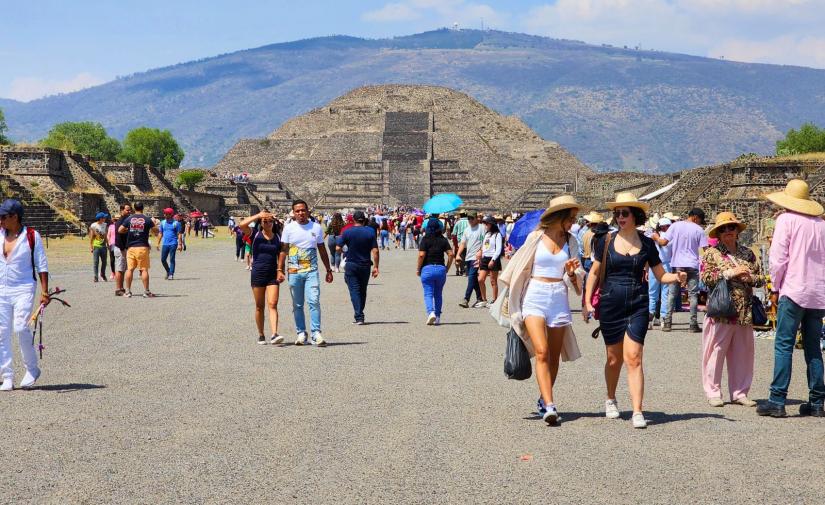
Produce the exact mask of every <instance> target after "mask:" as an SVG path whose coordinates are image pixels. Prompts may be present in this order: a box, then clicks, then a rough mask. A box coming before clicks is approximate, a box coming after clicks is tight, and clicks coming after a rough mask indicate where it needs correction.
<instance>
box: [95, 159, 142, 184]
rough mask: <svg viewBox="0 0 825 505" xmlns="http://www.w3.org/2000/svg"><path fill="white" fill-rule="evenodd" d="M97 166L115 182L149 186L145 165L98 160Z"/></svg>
mask: <svg viewBox="0 0 825 505" xmlns="http://www.w3.org/2000/svg"><path fill="white" fill-rule="evenodd" d="M97 165H98V167H99V168H100V169H101V170H102V171H103V173H104V174H106V177H107V178H108V179H109V180H111V181H112V182H113V183H115V184H124V185H129V186H136V187H140V188H143V187H147V186H149V178H148V177H147V176H146V167H144V166H143V165H136V164H135V163H117V162H114V161H101V162H98V164H97Z"/></svg>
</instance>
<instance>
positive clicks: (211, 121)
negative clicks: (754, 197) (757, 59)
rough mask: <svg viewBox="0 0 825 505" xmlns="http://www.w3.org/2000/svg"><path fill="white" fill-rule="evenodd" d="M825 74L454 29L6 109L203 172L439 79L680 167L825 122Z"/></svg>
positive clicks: (279, 49)
mask: <svg viewBox="0 0 825 505" xmlns="http://www.w3.org/2000/svg"><path fill="white" fill-rule="evenodd" d="M823 79H825V70H818V69H809V68H805V67H794V66H780V65H766V64H751V63H740V62H733V61H726V60H717V59H712V58H706V57H701V56H692V55H682V54H679V53H669V52H659V51H649V50H641V51H637V50H635V49H632V48H628V49H625V48H619V47H612V46H597V45H591V44H586V43H584V42H580V41H572V40H562V39H552V38H547V37H541V36H535V35H527V34H517V33H509V32H499V31H483V32H482V31H479V30H461V31H454V30H446V29H443V30H435V31H431V32H424V33H420V34H413V35H405V36H400V37H393V38H386V39H364V38H360V37H352V36H339V35H336V36H328V37H316V38H310V39H303V40H297V41H291V42H280V43H275V44H268V45H264V46H260V47H256V48H250V49H244V50H240V51H234V52H230V53H226V54H222V55H216V56H210V57H207V58H203V59H200V60H193V61H189V62H182V63H179V64H176V65H170V66H166V67H160V68H157V69H151V70H146V71H144V72H139V73H135V74H132V75H129V76H126V77H121V78H118V79H116V80H114V81H110V82H108V83H105V84H102V85H98V86H95V87H92V88H87V89H84V90H81V91H77V92H74V93H67V94H63V95H57V96H52V97H46V98H42V99H39V100H34V101H31V102H26V103H23V102H16V101H8V100H4V99H0V104H2V105H0V106H2V107H3V110H4V111H5V113H6V121H7V123H8V125H9V130H10V131H9V135H10V136H11V137H12V138H14V139H16V140H19V141H29V142H30V141H33V140H36V139H38V138H40V137H42V136H43V135H45V132H46V131H47V130H48V129H49V127H51V126H52V125H53V124H54V123H57V122H60V121H66V120H95V121H100V122H101V123H102V124H103V125H104V126H106V127H107V129H109V131H110V134H113V135H114V136H117V137H122V136H123V135H124V134H125V133H126V131H128V129H130V128H133V127H135V126H141V125H147V126H152V127H158V128H168V129H170V130H172V132H173V134H175V136H176V137H177V138H178V139H179V141H180V142H181V144H182V146H183V148H184V150H185V151H186V152H187V158H186V159H185V160H184V164H185V165H186V166H194V165H211V164H214V163H215V162H216V161H217V160H218V159H220V157H221V156H222V155H223V154H224V153H225V152H226V151H227V150H228V149H229V148H230V147H231V146H232V145H233V144H234V142H235V141H237V140H238V139H240V138H261V137H264V136H266V135H267V134H268V133H269V132H270V131H272V130H273V129H275V128H277V127H278V126H280V125H281V124H283V123H284V122H285V121H286V120H288V119H289V118H291V117H293V116H296V115H298V114H301V113H304V112H307V111H309V110H311V109H313V108H315V107H318V106H321V105H322V104H324V103H327V102H328V101H330V100H332V99H334V98H335V97H337V96H340V95H342V94H344V93H346V92H347V91H349V90H351V89H354V88H357V87H359V86H362V85H366V84H388V83H399V84H401V83H410V84H432V85H437V86H446V87H451V88H454V89H457V90H459V91H462V92H464V93H468V94H470V95H471V96H473V97H475V98H477V99H479V100H480V101H482V102H483V103H484V104H485V105H487V106H489V107H491V108H492V109H494V110H496V111H498V112H500V113H502V114H505V115H516V116H518V117H519V118H521V119H522V120H524V121H525V122H526V123H527V124H528V125H529V126H530V127H532V128H533V129H535V130H536V131H537V132H538V133H539V134H540V135H542V137H544V138H545V139H547V140H551V141H556V142H559V143H560V144H562V145H563V146H564V147H566V148H567V149H569V150H570V151H572V152H573V153H574V154H575V155H576V156H578V157H579V158H580V159H582V160H583V161H584V162H585V163H588V164H589V165H591V166H593V167H594V168H597V169H601V170H618V169H640V170H646V171H669V170H676V169H681V168H688V167H691V166H698V165H703V164H708V163H715V162H720V161H727V160H729V159H731V158H733V157H736V156H738V155H739V154H741V153H743V152H751V151H753V152H759V153H768V152H770V151H772V149H773V145H774V142H775V141H776V139H778V138H779V137H781V135H782V132H784V131H786V130H787V129H788V128H791V127H796V126H798V125H799V124H800V123H802V122H804V121H814V122H819V123H825V93H824V92H823V90H822V86H821V84H819V83H821V82H823Z"/></svg>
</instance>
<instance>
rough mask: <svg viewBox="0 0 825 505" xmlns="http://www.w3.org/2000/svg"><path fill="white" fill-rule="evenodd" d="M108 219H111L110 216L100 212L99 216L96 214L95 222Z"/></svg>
mask: <svg viewBox="0 0 825 505" xmlns="http://www.w3.org/2000/svg"><path fill="white" fill-rule="evenodd" d="M107 217H109V214H106V213H105V212H98V213H97V214H95V221H98V220H100V219H106V218H107Z"/></svg>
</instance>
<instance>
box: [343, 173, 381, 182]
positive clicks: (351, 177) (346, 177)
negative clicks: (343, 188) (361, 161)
mask: <svg viewBox="0 0 825 505" xmlns="http://www.w3.org/2000/svg"><path fill="white" fill-rule="evenodd" d="M383 180H384V172H377V173H366V172H364V173H360V174H353V173H347V174H343V175H342V176H341V181H342V182H350V181H353V182H358V181H383Z"/></svg>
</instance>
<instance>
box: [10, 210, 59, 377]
mask: <svg viewBox="0 0 825 505" xmlns="http://www.w3.org/2000/svg"><path fill="white" fill-rule="evenodd" d="M22 221H23V205H22V204H21V203H20V202H18V201H17V200H12V199H9V200H6V201H4V202H3V203H2V204H0V237H2V239H3V256H2V258H0V377H2V379H3V383H2V385H0V391H11V390H12V389H13V388H14V385H13V381H14V368H12V355H13V353H12V344H11V335H12V332H15V333H17V337H18V339H19V341H20V352H21V353H22V354H23V365H24V366H25V368H26V375H25V376H24V377H23V380H22V382H20V387H21V388H23V389H26V388H30V387H32V386H34V383H35V381H37V379H38V377H40V368H39V367H38V366H37V352H36V351H35V349H34V342H33V338H32V331H31V329H30V328H29V318H30V317H31V315H32V309H33V308H34V295H35V293H36V291H37V281H36V277H37V275H38V274H37V273H35V269H36V270H37V272H39V277H40V289H41V293H42V294H41V297H40V303H43V304H47V305H48V303H49V297H48V292H49V265H48V262H47V261H46V252H45V251H44V249H43V241H42V240H41V239H40V234H39V233H37V232H36V231H34V230H32V231H28V229H27V228H26V227H25V226H23V224H22ZM30 242H31V243H32V244H33V245H34V248H33V249H32V247H31V246H30V245H29V244H30Z"/></svg>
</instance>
